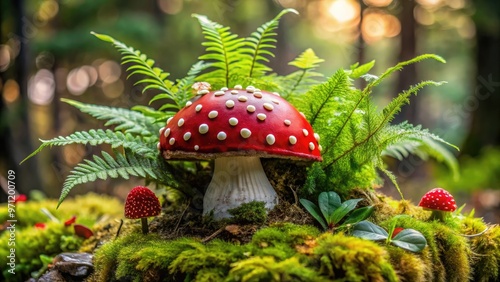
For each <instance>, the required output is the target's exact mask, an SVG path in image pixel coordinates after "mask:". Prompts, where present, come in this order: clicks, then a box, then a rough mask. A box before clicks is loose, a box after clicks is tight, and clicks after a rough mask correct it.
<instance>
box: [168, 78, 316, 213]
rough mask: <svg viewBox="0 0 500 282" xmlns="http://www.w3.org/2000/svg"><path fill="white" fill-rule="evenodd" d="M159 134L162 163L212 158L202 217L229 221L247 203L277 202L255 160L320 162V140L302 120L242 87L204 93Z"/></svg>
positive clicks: (278, 101)
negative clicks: (203, 215) (228, 218)
mask: <svg viewBox="0 0 500 282" xmlns="http://www.w3.org/2000/svg"><path fill="white" fill-rule="evenodd" d="M200 94H203V96H201V97H200V98H199V99H198V100H196V101H192V102H191V101H190V102H188V103H187V104H186V106H185V107H184V108H183V109H181V110H180V111H179V112H178V113H177V114H176V115H175V116H173V117H172V118H170V119H169V120H168V121H167V124H166V126H165V127H164V128H162V129H161V130H160V142H159V143H158V149H159V150H160V151H161V153H162V155H163V157H164V158H165V159H200V160H209V159H215V165H214V174H213V178H212V181H211V182H210V184H209V186H208V188H207V191H206V193H205V196H204V199H203V214H205V215H207V214H209V213H210V212H213V216H214V218H215V219H220V218H227V217H230V214H229V213H228V210H229V209H232V208H235V207H238V206H240V205H241V204H243V203H247V202H251V201H261V202H265V204H266V208H267V209H272V208H273V207H274V206H275V205H276V204H277V203H278V198H277V194H276V192H275V191H274V188H273V187H272V186H271V184H270V183H269V181H268V180H267V177H266V174H265V173H264V170H263V169H262V165H261V163H260V158H286V159H292V160H309V161H321V154H320V151H321V146H320V145H319V136H318V134H316V133H314V131H313V129H312V127H311V125H310V124H309V122H308V121H307V120H306V118H305V117H304V115H303V114H302V113H300V112H298V111H297V109H295V108H294V107H293V106H292V105H291V104H290V103H288V102H287V101H286V100H285V99H283V98H281V97H280V96H279V94H278V93H270V92H267V91H262V90H260V89H257V88H255V87H253V86H248V87H246V88H245V89H244V88H243V87H242V86H241V85H236V86H234V88H233V89H228V88H227V87H223V88H221V89H220V90H217V91H211V92H209V91H208V90H205V91H203V93H200Z"/></svg>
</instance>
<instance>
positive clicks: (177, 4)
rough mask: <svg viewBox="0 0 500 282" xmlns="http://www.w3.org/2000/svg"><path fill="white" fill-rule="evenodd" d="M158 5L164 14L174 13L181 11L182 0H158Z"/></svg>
mask: <svg viewBox="0 0 500 282" xmlns="http://www.w3.org/2000/svg"><path fill="white" fill-rule="evenodd" d="M158 7H160V10H161V11H162V12H164V13H165V14H169V15H175V14H178V13H179V12H180V11H182V7H183V0H158Z"/></svg>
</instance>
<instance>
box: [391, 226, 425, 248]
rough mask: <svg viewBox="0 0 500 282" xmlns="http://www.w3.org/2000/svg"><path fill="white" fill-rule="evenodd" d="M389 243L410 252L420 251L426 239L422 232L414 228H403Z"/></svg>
mask: <svg viewBox="0 0 500 282" xmlns="http://www.w3.org/2000/svg"><path fill="white" fill-rule="evenodd" d="M391 244H393V245H395V246H398V247H400V248H402V249H405V250H408V251H411V252H415V253H418V252H421V251H422V250H423V249H424V248H425V246H427V240H426V239H425V237H424V235H422V233H420V232H418V231H417V230H414V229H404V230H403V231H401V232H399V233H398V234H397V235H396V236H394V238H392V240H391Z"/></svg>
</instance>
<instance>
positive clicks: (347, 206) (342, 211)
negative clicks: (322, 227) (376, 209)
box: [327, 199, 363, 224]
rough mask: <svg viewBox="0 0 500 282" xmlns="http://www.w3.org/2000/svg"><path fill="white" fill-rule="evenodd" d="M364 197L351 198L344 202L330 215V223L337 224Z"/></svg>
mask: <svg viewBox="0 0 500 282" xmlns="http://www.w3.org/2000/svg"><path fill="white" fill-rule="evenodd" d="M361 200H363V199H350V200H347V201H345V202H343V203H342V204H341V205H340V207H338V208H337V209H336V210H335V211H334V212H333V213H332V214H330V216H329V217H328V220H327V221H328V223H333V224H337V223H339V222H340V221H341V220H342V218H344V217H345V216H346V215H347V214H348V213H350V212H351V211H352V210H353V209H355V208H356V205H357V204H358V203H359V202H360V201H361Z"/></svg>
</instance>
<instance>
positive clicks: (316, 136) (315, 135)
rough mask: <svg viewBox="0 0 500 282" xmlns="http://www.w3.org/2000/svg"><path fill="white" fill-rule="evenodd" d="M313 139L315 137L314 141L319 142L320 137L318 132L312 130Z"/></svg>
mask: <svg viewBox="0 0 500 282" xmlns="http://www.w3.org/2000/svg"><path fill="white" fill-rule="evenodd" d="M314 139H316V141H318V142H319V139H320V137H319V134H318V133H316V132H314Z"/></svg>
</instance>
